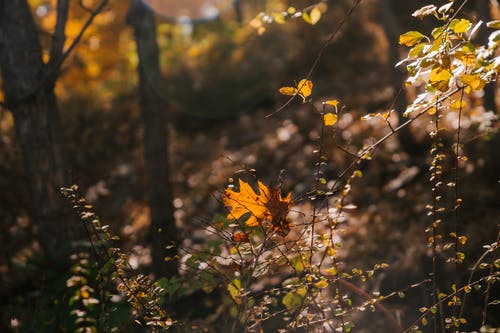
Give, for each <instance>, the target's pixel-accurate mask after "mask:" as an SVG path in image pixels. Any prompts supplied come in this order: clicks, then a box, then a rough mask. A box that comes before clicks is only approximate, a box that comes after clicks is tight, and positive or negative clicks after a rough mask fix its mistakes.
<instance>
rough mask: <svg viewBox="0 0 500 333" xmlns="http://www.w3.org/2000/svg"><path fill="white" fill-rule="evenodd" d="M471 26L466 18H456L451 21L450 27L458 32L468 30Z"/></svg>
mask: <svg viewBox="0 0 500 333" xmlns="http://www.w3.org/2000/svg"><path fill="white" fill-rule="evenodd" d="M469 27H470V21H469V20H466V19H454V20H452V21H451V23H450V29H451V30H452V31H453V32H454V33H456V34H461V33H464V32H467V30H468V29H469Z"/></svg>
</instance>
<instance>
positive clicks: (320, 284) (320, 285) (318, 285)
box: [314, 280, 328, 289]
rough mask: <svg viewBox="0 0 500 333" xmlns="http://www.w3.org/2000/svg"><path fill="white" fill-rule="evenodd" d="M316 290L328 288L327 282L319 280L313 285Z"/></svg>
mask: <svg viewBox="0 0 500 333" xmlns="http://www.w3.org/2000/svg"><path fill="white" fill-rule="evenodd" d="M314 286H315V287H316V288H319V289H323V288H326V287H328V281H326V280H320V281H318V282H316V283H315V284H314Z"/></svg>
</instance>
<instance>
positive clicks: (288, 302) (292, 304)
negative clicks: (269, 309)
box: [282, 291, 304, 312]
mask: <svg viewBox="0 0 500 333" xmlns="http://www.w3.org/2000/svg"><path fill="white" fill-rule="evenodd" d="M303 298H304V297H303V296H301V295H300V294H298V293H297V292H294V291H291V292H289V293H288V294H286V295H285V296H284V297H283V300H282V302H283V305H284V306H286V308H287V310H288V311H290V312H292V311H294V310H295V309H296V308H297V307H299V306H300V305H301V304H302V299H303Z"/></svg>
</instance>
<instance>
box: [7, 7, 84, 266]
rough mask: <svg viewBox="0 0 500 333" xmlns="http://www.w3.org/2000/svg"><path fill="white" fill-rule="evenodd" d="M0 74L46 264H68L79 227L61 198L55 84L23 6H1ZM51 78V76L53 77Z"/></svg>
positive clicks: (27, 11) (62, 183)
mask: <svg viewBox="0 0 500 333" xmlns="http://www.w3.org/2000/svg"><path fill="white" fill-rule="evenodd" d="M0 70H1V72H2V78H3V90H4V94H5V101H6V104H7V106H8V107H9V109H10V110H11V111H12V114H13V116H14V121H15V128H16V134H17V137H18V140H19V142H20V146H21V149H22V155H23V159H24V165H25V169H26V175H27V182H28V183H29V186H30V192H31V201H32V207H31V208H32V209H31V213H32V214H31V215H32V218H33V219H34V222H35V224H36V227H37V230H38V239H39V241H40V244H41V246H42V248H43V249H44V251H45V254H46V255H47V256H48V257H49V258H55V259H58V260H59V259H63V260H64V259H66V255H67V254H68V246H67V245H68V241H71V240H74V239H77V238H79V237H78V236H79V235H80V233H81V227H80V228H79V225H77V224H76V223H75V221H74V220H73V214H72V213H71V210H70V209H69V208H70V207H68V205H67V204H66V203H65V202H64V200H63V198H62V196H61V195H60V193H59V188H60V187H61V186H67V185H69V183H68V182H67V180H66V179H65V176H64V171H63V170H64V169H63V165H62V164H63V163H62V154H61V148H60V144H59V140H58V136H59V133H60V130H59V127H58V126H59V118H58V111H57V101H56V97H55V94H54V80H55V79H52V80H46V81H45V82H43V81H42V80H44V79H45V78H46V77H47V76H46V75H45V74H46V73H45V66H44V64H43V62H42V49H41V46H40V42H39V40H38V31H37V29H36V26H35V23H34V21H33V17H32V16H31V12H30V8H29V5H28V3H27V2H26V1H25V0H0ZM54 77H55V76H54Z"/></svg>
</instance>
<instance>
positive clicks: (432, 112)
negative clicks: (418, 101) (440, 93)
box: [427, 106, 437, 115]
mask: <svg viewBox="0 0 500 333" xmlns="http://www.w3.org/2000/svg"><path fill="white" fill-rule="evenodd" d="M436 112H437V109H436V108H435V107H434V106H433V107H431V108H430V109H429V110H427V113H428V114H430V115H433V114H435V113H436Z"/></svg>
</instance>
